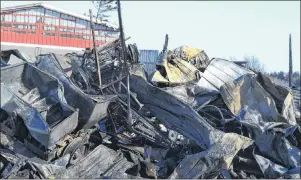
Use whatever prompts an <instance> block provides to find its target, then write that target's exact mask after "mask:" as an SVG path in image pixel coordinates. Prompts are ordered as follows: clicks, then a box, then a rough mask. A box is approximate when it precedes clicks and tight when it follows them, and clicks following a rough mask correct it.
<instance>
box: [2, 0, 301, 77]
mask: <svg viewBox="0 0 301 180" xmlns="http://www.w3.org/2000/svg"><path fill="white" fill-rule="evenodd" d="M35 2H37V1H35ZM26 3H33V2H32V1H1V7H7V6H14V5H20V4H26ZM45 3H46V4H49V5H52V6H55V7H59V8H61V9H65V10H67V11H72V12H75V13H80V14H83V13H87V14H88V13H89V9H90V8H94V6H93V4H92V3H91V2H90V1H45ZM121 6H122V15H123V20H124V24H123V25H124V29H125V33H126V35H127V36H130V37H131V39H130V40H129V42H130V43H133V42H135V43H136V44H137V45H138V48H139V49H157V50H161V49H162V48H163V43H164V37H165V34H166V33H168V34H169V49H172V48H176V47H178V46H181V45H187V46H191V47H198V48H201V49H204V50H205V52H206V53H207V54H208V56H209V57H210V58H213V57H220V58H226V59H229V58H230V57H231V56H234V57H236V58H237V60H242V59H243V57H244V56H245V55H254V56H257V57H258V58H259V60H260V61H261V62H262V63H263V64H264V65H265V69H266V70H267V71H280V70H282V71H288V37H289V33H291V34H292V45H293V69H294V71H300V1H270V2H269V1H267V2H261V1H250V2H247V1H241V2H238V1H237V2H236V1H233V2H230V1H223V2H216V1H215V2H209V1H203V2H202V1H189V2H187V1H163V2H159V1H150V2H148V1H121ZM94 11H96V10H95V9H94ZM111 21H112V22H115V23H116V22H117V12H116V13H115V14H114V15H113V17H112V20H111Z"/></svg>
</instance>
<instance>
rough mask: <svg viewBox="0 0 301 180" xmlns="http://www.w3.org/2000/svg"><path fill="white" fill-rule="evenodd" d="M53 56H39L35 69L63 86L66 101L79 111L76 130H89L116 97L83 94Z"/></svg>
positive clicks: (105, 112)
mask: <svg viewBox="0 0 301 180" xmlns="http://www.w3.org/2000/svg"><path fill="white" fill-rule="evenodd" d="M53 56H55V57H56V58H57V59H59V58H60V57H59V56H56V55H55V54H52V56H51V55H49V54H48V55H44V56H41V59H40V62H39V63H38V65H37V67H38V68H39V69H40V70H43V71H45V72H48V73H49V74H51V75H53V76H55V77H56V78H57V79H59V81H60V82H61V83H62V84H63V86H64V89H65V93H64V96H65V98H66V101H67V103H68V104H69V105H71V106H72V107H75V108H78V109H79V124H78V129H81V128H89V127H91V126H93V125H95V124H96V123H97V122H98V121H99V120H101V119H103V118H104V117H106V116H107V107H108V105H109V103H110V102H111V101H112V100H114V99H115V98H116V95H106V96H102V95H97V96H91V95H88V94H85V93H84V92H83V91H82V90H81V89H80V88H78V87H77V86H76V85H74V84H73V82H72V81H71V80H70V79H69V77H68V76H67V75H66V74H65V73H64V72H63V71H62V69H61V68H60V66H59V64H58V62H57V61H56V59H54V58H53Z"/></svg>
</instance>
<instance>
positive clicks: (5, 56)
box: [0, 49, 36, 67]
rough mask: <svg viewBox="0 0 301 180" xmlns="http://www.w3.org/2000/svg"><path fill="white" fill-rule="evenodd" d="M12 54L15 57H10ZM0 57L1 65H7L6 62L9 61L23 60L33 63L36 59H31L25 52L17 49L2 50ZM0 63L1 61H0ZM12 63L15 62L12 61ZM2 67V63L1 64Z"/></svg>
mask: <svg viewBox="0 0 301 180" xmlns="http://www.w3.org/2000/svg"><path fill="white" fill-rule="evenodd" d="M12 55H14V56H15V57H12ZM0 56H1V59H2V61H3V66H6V65H9V64H8V63H9V62H10V61H17V60H18V61H19V60H21V61H24V62H28V63H35V62H36V59H32V58H30V57H29V56H28V55H27V54H25V53H23V52H21V51H19V50H18V49H9V50H2V51H1V53H0ZM1 64H2V62H1ZM14 64H16V63H15V62H14ZM1 67H2V65H1Z"/></svg>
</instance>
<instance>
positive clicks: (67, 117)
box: [1, 63, 78, 148]
mask: <svg viewBox="0 0 301 180" xmlns="http://www.w3.org/2000/svg"><path fill="white" fill-rule="evenodd" d="M26 89H27V90H28V92H27V94H28V93H31V92H33V91H36V92H38V94H35V95H38V97H37V99H35V100H36V103H34V102H30V101H28V100H29V99H27V101H26V98H25V95H24V94H22V93H21V91H26ZM63 93H64V89H63V86H62V85H61V84H60V82H59V81H58V80H57V79H56V78H54V77H52V76H51V75H49V74H47V73H45V72H43V71H41V70H39V69H38V68H36V67H34V66H32V65H30V64H28V63H22V64H17V65H12V66H7V67H4V68H1V108H2V109H3V110H5V111H6V112H8V113H13V112H16V113H17V114H18V115H19V116H20V117H21V118H22V119H23V121H24V124H25V125H26V127H27V128H28V130H29V132H30V134H31V136H32V137H34V138H35V139H36V140H37V141H38V142H40V143H41V144H42V145H44V146H45V147H48V148H49V147H52V146H53V145H54V144H55V142H57V141H58V140H59V139H60V138H62V137H63V136H65V135H66V134H67V133H70V132H72V131H73V130H74V129H75V128H76V126H77V123H78V120H77V116H78V112H77V111H76V110H74V109H73V108H72V107H70V106H68V105H67V104H66V103H65V102H66V100H65V98H64V96H63ZM39 99H40V100H43V99H44V100H45V101H43V102H44V103H46V104H37V102H40V101H39ZM50 100H51V101H52V102H55V103H58V104H59V106H60V107H61V108H62V109H60V112H59V113H61V115H62V116H61V117H64V119H61V120H62V121H60V122H58V123H57V122H49V123H51V124H49V123H48V122H46V119H45V118H46V117H47V115H44V116H45V117H43V116H42V114H41V113H40V112H39V111H38V109H39V106H40V107H41V108H42V111H45V110H46V112H47V111H48V110H47V107H46V106H47V103H49V102H50ZM35 105H37V106H35ZM44 106H45V107H46V109H45V110H43V109H44V108H45V107H44Z"/></svg>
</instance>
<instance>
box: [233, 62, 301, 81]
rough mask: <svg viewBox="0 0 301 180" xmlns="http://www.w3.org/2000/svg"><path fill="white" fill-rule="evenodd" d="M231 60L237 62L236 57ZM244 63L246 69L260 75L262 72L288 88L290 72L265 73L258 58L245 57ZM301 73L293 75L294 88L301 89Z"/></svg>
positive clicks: (296, 72)
mask: <svg viewBox="0 0 301 180" xmlns="http://www.w3.org/2000/svg"><path fill="white" fill-rule="evenodd" d="M230 60H232V61H236V58H235V57H230ZM243 61H246V64H245V67H246V68H248V69H250V70H252V71H254V72H256V73H258V72H262V73H264V74H265V75H268V76H269V77H270V79H271V80H272V81H273V82H274V83H276V84H279V85H283V86H288V81H289V77H288V72H284V71H279V72H277V71H274V72H271V73H268V72H266V71H265V68H264V65H263V64H262V63H261V62H260V61H259V59H258V58H257V57H256V56H245V57H244V59H243ZM300 80H301V79H300V72H298V71H295V72H293V73H292V86H294V87H300V86H301V82H300Z"/></svg>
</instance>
